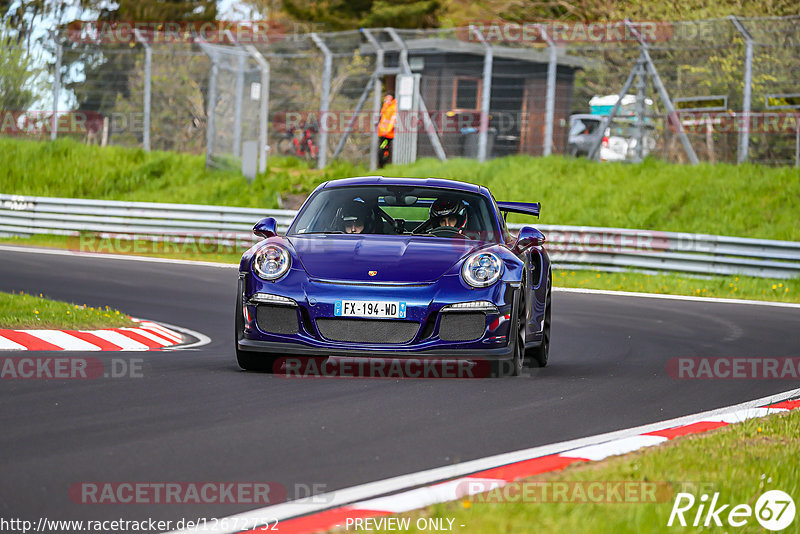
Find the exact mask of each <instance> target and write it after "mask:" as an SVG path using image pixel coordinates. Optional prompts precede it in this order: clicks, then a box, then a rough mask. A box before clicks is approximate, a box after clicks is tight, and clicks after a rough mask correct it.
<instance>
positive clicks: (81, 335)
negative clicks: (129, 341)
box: [67, 330, 122, 350]
mask: <svg viewBox="0 0 800 534" xmlns="http://www.w3.org/2000/svg"><path fill="white" fill-rule="evenodd" d="M67 333H68V334H69V335H71V336H75V337H77V338H78V339H82V340H84V341H86V342H87V343H91V344H92V345H97V346H98V347H100V349H101V350H122V347H120V346H119V345H115V344H113V343H111V342H110V341H106V340H105V339H103V338H102V337H99V336H96V335H94V334H90V333H89V332H80V331H78V330H67Z"/></svg>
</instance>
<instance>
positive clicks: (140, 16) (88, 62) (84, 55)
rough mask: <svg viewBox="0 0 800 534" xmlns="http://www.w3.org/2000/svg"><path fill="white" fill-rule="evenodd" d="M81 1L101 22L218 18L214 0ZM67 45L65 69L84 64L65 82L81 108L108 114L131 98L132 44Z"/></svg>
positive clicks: (134, 66) (134, 65) (73, 43)
mask: <svg viewBox="0 0 800 534" xmlns="http://www.w3.org/2000/svg"><path fill="white" fill-rule="evenodd" d="M80 2H81V7H82V8H83V9H85V10H88V11H89V12H93V13H98V16H97V21H98V22H161V21H163V22H211V21H214V20H216V17H217V8H216V2H215V1H214V0H172V1H169V2H164V1H161V0H119V1H118V2H117V3H116V4H111V3H109V2H106V1H105V0H80ZM109 6H111V7H109ZM64 45H65V48H66V49H67V50H68V51H69V52H70V53H69V54H65V62H64V63H65V66H66V68H65V71H66V72H70V68H69V67H70V66H71V65H79V66H80V67H81V68H80V72H81V77H80V78H77V79H73V80H66V83H65V84H64V86H65V87H66V88H67V89H70V90H72V91H73V92H74V93H75V96H76V98H77V100H78V109H79V110H82V111H96V112H99V113H102V114H104V115H105V114H108V113H109V112H110V111H111V110H112V109H113V108H114V106H115V104H116V102H117V100H118V99H119V98H123V99H128V98H130V96H131V94H130V93H131V89H130V84H131V82H130V77H131V73H132V72H134V71H135V69H136V68H137V65H136V54H135V53H132V52H135V50H132V48H133V47H131V46H129V45H124V44H123V45H116V46H115V45H107V44H103V45H101V46H98V45H95V44H92V43H75V42H69V41H67V42H65V43H64ZM134 46H139V47H141V45H134ZM67 58H68V59H67Z"/></svg>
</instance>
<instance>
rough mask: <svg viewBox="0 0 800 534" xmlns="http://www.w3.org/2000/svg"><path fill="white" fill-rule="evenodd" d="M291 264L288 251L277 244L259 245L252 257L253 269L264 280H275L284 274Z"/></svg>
mask: <svg viewBox="0 0 800 534" xmlns="http://www.w3.org/2000/svg"><path fill="white" fill-rule="evenodd" d="M291 264H292V258H291V256H289V251H288V250H286V249H285V248H283V247H281V246H278V245H266V246H264V247H261V248H260V249H259V250H258V252H256V255H255V256H254V257H253V270H254V271H255V272H256V274H257V275H258V276H259V278H263V279H264V280H277V279H278V278H280V277H281V276H283V275H284V274H286V272H287V271H288V270H289V267H290V266H291Z"/></svg>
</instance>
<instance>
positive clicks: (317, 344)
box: [237, 272, 519, 360]
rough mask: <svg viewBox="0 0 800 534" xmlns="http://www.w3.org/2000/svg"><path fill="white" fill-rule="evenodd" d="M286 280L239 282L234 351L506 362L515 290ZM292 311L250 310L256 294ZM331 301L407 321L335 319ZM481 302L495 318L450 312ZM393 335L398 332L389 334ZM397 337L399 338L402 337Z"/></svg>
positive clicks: (454, 281)
mask: <svg viewBox="0 0 800 534" xmlns="http://www.w3.org/2000/svg"><path fill="white" fill-rule="evenodd" d="M302 274H304V273H299V272H292V273H290V274H289V275H287V277H286V278H285V279H283V280H282V281H281V284H274V283H269V282H264V281H263V280H260V279H258V278H257V277H255V276H253V275H252V274H247V275H244V276H243V277H241V278H240V281H239V291H240V292H241V297H242V302H243V310H242V315H243V318H244V321H243V330H242V332H241V333H239V334H237V339H238V341H237V343H238V348H239V350H244V351H253V352H268V353H272V354H278V355H284V354H285V355H295V356H297V355H299V356H344V357H354V356H357V357H378V358H437V359H472V358H483V359H486V360H507V359H509V358H511V357H512V354H513V346H512V345H513V344H511V343H509V331H510V325H511V322H512V321H511V318H512V317H514V316H515V313H516V311H515V309H514V307H515V302H516V295H517V293H518V291H519V283H518V282H516V283H515V282H513V281H510V282H509V281H501V282H498V283H497V284H495V285H494V286H492V287H489V288H481V289H473V288H469V287H466V286H465V284H464V283H463V281H462V280H461V278H460V277H459V276H445V277H442V278H441V279H440V280H438V281H436V282H435V283H432V284H407V285H392V286H390V285H380V286H379V285H367V284H353V283H343V282H330V281H315V280H309V279H308V278H307V277H305V276H302ZM259 293H260V294H267V295H274V296H277V297H283V298H284V299H289V301H290V302H291V303H287V302H282V303H280V304H267V303H263V302H254V301H253V300H252V298H253V296H254V295H256V294H259ZM337 300H339V301H340V300H375V301H396V302H405V303H406V317H405V318H404V319H403V320H398V319H363V318H354V317H347V318H343V317H336V316H335V313H334V309H335V306H336V301H337ZM474 301H486V302H489V303H491V304H492V305H493V306H494V307H495V308H496V310H493V311H483V312H476V311H464V310H459V311H453V310H450V311H448V310H447V309H446V307H447V306H448V305H451V304H456V303H461V302H474ZM395 327H397V328H395ZM400 330H403V331H404V332H405V333H403V332H400Z"/></svg>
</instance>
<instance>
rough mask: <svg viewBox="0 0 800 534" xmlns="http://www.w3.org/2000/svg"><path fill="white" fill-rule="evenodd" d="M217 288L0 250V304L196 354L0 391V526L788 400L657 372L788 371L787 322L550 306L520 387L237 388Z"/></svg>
mask: <svg viewBox="0 0 800 534" xmlns="http://www.w3.org/2000/svg"><path fill="white" fill-rule="evenodd" d="M235 287H236V270H235V269H221V268H211V267H200V266H189V265H179V264H159V263H143V262H132V261H121V260H114V259H95V258H87V257H80V256H56V255H42V254H30V253H23V252H9V251H2V250H0V290H3V291H10V290H17V291H19V290H23V291H25V292H30V293H39V292H43V293H44V294H45V295H46V296H48V297H52V298H56V299H63V300H69V301H73V302H75V303H79V304H83V303H86V304H89V305H95V306H97V305H103V306H104V305H110V306H113V307H116V308H119V309H120V310H123V311H125V312H127V313H129V314H131V315H134V316H138V317H144V318H148V319H154V320H157V321H163V322H167V323H172V324H175V325H179V326H184V327H187V328H191V329H194V330H197V331H199V332H202V333H204V334H205V335H207V336H209V337H210V338H211V339H212V342H211V343H210V344H209V345H206V346H204V347H202V348H199V349H196V350H187V351H170V352H158V351H156V352H145V353H134V352H128V353H92V354H91V355H92V356H97V357H101V358H114V357H121V358H124V359H137V358H141V359H143V376H142V377H140V378H120V379H96V380H0V406H2V410H0V428H1V429H2V431H1V432H0V473H2V477H1V478H0V517H3V518H22V519H29V520H33V521H36V520H37V519H38V518H39V517H42V516H44V517H47V518H48V519H93V520H100V519H118V518H124V519H136V520H141V519H146V518H159V519H171V520H178V519H181V518H192V517H195V518H196V517H221V516H225V515H230V514H232V513H236V512H241V511H243V510H248V509H252V508H254V506H252V505H247V504H241V505H230V504H225V505H205V506H201V505H174V504H173V505H167V504H161V505H148V504H132V505H123V504H116V505H108V504H104V505H87V504H76V503H74V502H72V501H71V500H70V496H69V488H70V487H71V486H72V485H73V484H77V483H81V482H90V481H93V482H125V481H138V482H175V481H194V482H203V481H210V482H233V481H248V482H278V483H280V484H283V485H284V486H286V487H287V489H288V490H289V497H294V496H298V497H302V496H305V495H304V488H306V487H311V486H313V485H316V487H317V489H318V491H320V490H321V491H332V490H336V489H339V488H344V487H348V486H353V485H356V484H361V483H364V482H369V481H374V480H379V479H383V478H387V477H391V476H395V475H400V474H404V473H409V472H413V471H418V470H422V469H428V468H432V467H438V466H442V465H447V464H452V463H456V462H460V461H464V460H470V459H475V458H479V457H483V456H487V455H492V454H497V453H501V452H508V451H514V450H518V449H523V448H528V447H532V446H536V445H544V444H548V443H554V442H558V441H563V440H568V439H573V438H579V437H585V436H590V435H594V434H598V433H602V432H608V431H612V430H618V429H622V428H628V427H632V426H636V425H641V424H646V423H652V422H657V421H661V420H664V419H669V418H673V417H678V416H682V415H687V414H691V413H696V412H699V411H703V410H707V409H713V408H718V407H723V406H727V405H730V404H735V403H739V402H743V401H747V400H751V399H755V398H759V397H762V396H766V395H769V394H772V393H779V392H783V391H787V390H790V389H792V388H796V387H798V386H800V382H798V381H796V380H675V379H672V378H670V377H668V376H667V373H666V370H665V367H666V362H667V361H668V360H669V359H670V358H673V357H678V356H757V357H761V356H773V357H789V356H797V355H798V354H797V353H798V344H797V342H796V341H795V339H796V337H793V336H791V334H792V333H793V332H795V331H796V329H797V325H798V320H800V310H798V309H784V308H774V307H762V306H749V305H733V304H715V303H701V302H686V301H670V300H658V299H641V298H630V297H619V296H602V295H580V294H567V293H558V292H556V293H554V295H553V339H552V349H551V356H550V358H551V360H550V361H551V365H550V366H548V367H547V368H545V369H534V370H531V372H530V374H529V376H524V377H519V378H514V379H501V380H420V379H415V380H411V379H409V380H388V379H322V380H320V379H315V380H298V379H285V378H280V377H276V376H271V375H264V374H253V373H247V372H243V371H240V370H239V368H238V366H237V364H236V361H235V357H234V354H233V342H232V337H233V333H232V330H233V328H232V321H233V314H232V312H233V306H234V296H235ZM31 354H36V355H37V356H43V355H45V354H47V353H31ZM51 354H52V353H51ZM8 356H14V354H12V353H4V354H0V357H8ZM295 488H297V490H296V494H295Z"/></svg>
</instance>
